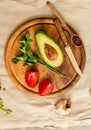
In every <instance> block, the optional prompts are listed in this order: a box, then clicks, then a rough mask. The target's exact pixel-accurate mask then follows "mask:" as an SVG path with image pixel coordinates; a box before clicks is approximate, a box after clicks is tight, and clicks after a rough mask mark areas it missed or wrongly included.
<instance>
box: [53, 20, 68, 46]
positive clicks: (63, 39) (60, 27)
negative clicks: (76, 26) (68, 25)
mask: <svg viewBox="0 0 91 130" xmlns="http://www.w3.org/2000/svg"><path fill="white" fill-rule="evenodd" d="M54 23H55V25H56V27H57V30H58V32H59V35H60V37H61V38H62V41H63V43H64V46H69V44H68V40H67V38H66V36H65V33H64V31H63V28H62V24H61V22H60V21H59V20H58V19H56V20H55V21H54Z"/></svg>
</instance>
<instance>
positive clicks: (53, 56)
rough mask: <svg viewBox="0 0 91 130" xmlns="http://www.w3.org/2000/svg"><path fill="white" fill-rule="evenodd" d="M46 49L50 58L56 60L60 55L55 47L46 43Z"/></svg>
mask: <svg viewBox="0 0 91 130" xmlns="http://www.w3.org/2000/svg"><path fill="white" fill-rule="evenodd" d="M44 51H45V54H46V56H47V58H48V59H49V60H55V59H56V58H57V57H58V53H57V51H56V49H55V48H53V47H52V46H50V45H48V44H47V43H45V46H44Z"/></svg>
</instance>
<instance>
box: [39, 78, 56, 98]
mask: <svg viewBox="0 0 91 130" xmlns="http://www.w3.org/2000/svg"><path fill="white" fill-rule="evenodd" d="M53 89H54V86H53V85H52V83H51V82H50V81H49V80H47V79H45V80H43V81H42V82H41V83H40V85H39V94H40V95H41V96H45V95H48V94H50V93H51V92H52V91H53Z"/></svg>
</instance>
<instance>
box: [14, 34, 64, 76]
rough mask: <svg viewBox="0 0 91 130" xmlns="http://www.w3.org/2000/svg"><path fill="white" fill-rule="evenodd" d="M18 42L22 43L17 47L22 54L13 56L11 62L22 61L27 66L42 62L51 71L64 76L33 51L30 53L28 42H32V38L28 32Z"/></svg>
mask: <svg viewBox="0 0 91 130" xmlns="http://www.w3.org/2000/svg"><path fill="white" fill-rule="evenodd" d="M20 43H21V44H22V46H21V47H20V48H19V50H20V51H21V52H22V55H20V56H17V57H15V58H13V59H12V62H14V63H15V64H17V63H18V62H21V61H24V65H28V66H31V65H34V64H42V65H43V66H45V67H47V68H48V69H50V70H51V71H53V72H55V73H56V74H59V75H60V76H61V77H65V75H64V74H63V73H61V72H59V71H57V70H56V69H54V68H53V67H51V66H49V65H48V64H46V63H44V62H42V61H41V60H40V59H39V58H38V57H37V56H36V55H35V54H34V53H32V51H31V50H30V44H31V43H32V40H31V39H30V33H27V34H25V35H24V36H22V37H21V39H20Z"/></svg>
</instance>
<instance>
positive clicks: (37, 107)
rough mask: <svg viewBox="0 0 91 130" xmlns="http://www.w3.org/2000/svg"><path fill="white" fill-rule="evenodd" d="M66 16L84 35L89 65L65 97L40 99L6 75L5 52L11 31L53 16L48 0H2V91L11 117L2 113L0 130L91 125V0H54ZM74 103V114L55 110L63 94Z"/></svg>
mask: <svg viewBox="0 0 91 130" xmlns="http://www.w3.org/2000/svg"><path fill="white" fill-rule="evenodd" d="M51 1H52V2H53V4H54V5H55V6H56V7H57V9H58V11H59V12H60V13H61V14H62V16H63V17H64V19H65V20H66V21H67V22H68V24H70V25H71V26H72V27H73V28H74V29H75V30H76V31H77V32H78V33H79V34H80V36H81V37H82V40H83V43H84V45H85V49H86V66H85V70H84V74H83V76H82V78H81V79H80V80H79V82H78V83H77V84H76V85H75V86H74V88H73V89H71V90H70V91H69V92H68V93H66V94H65V95H63V96H60V97H56V98H50V99H38V98H36V97H32V96H28V95H26V94H24V93H23V92H21V91H20V90H19V89H18V88H17V87H16V86H15V85H14V84H13V83H12V81H11V79H10V77H9V76H8V74H7V71H6V68H5V62H4V51H5V46H6V43H7V40H8V38H9V36H10V35H11V33H12V32H13V31H14V30H15V29H16V28H17V27H18V26H19V25H21V24H22V23H23V22H25V21H27V20H30V19H32V18H36V17H45V16H48V17H54V16H53V14H52V12H51V11H50V9H49V8H48V7H47V5H46V0H0V80H1V83H2V86H3V87H5V88H6V92H2V91H0V97H1V98H2V99H3V101H4V104H5V107H6V108H10V109H12V110H13V115H12V116H6V115H4V114H3V113H0V129H4V128H16V127H26V126H27V127H29V126H30V127H34V126H38V127H41V128H46V127H47V128H63V127H69V126H75V125H90V124H91V0H51ZM65 96H66V97H68V98H71V100H72V102H73V104H74V105H73V106H72V110H71V113H70V114H69V115H67V116H61V115H60V114H59V113H58V112H57V111H56V109H55V104H56V102H57V101H58V100H60V99H61V98H64V97H65Z"/></svg>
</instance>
